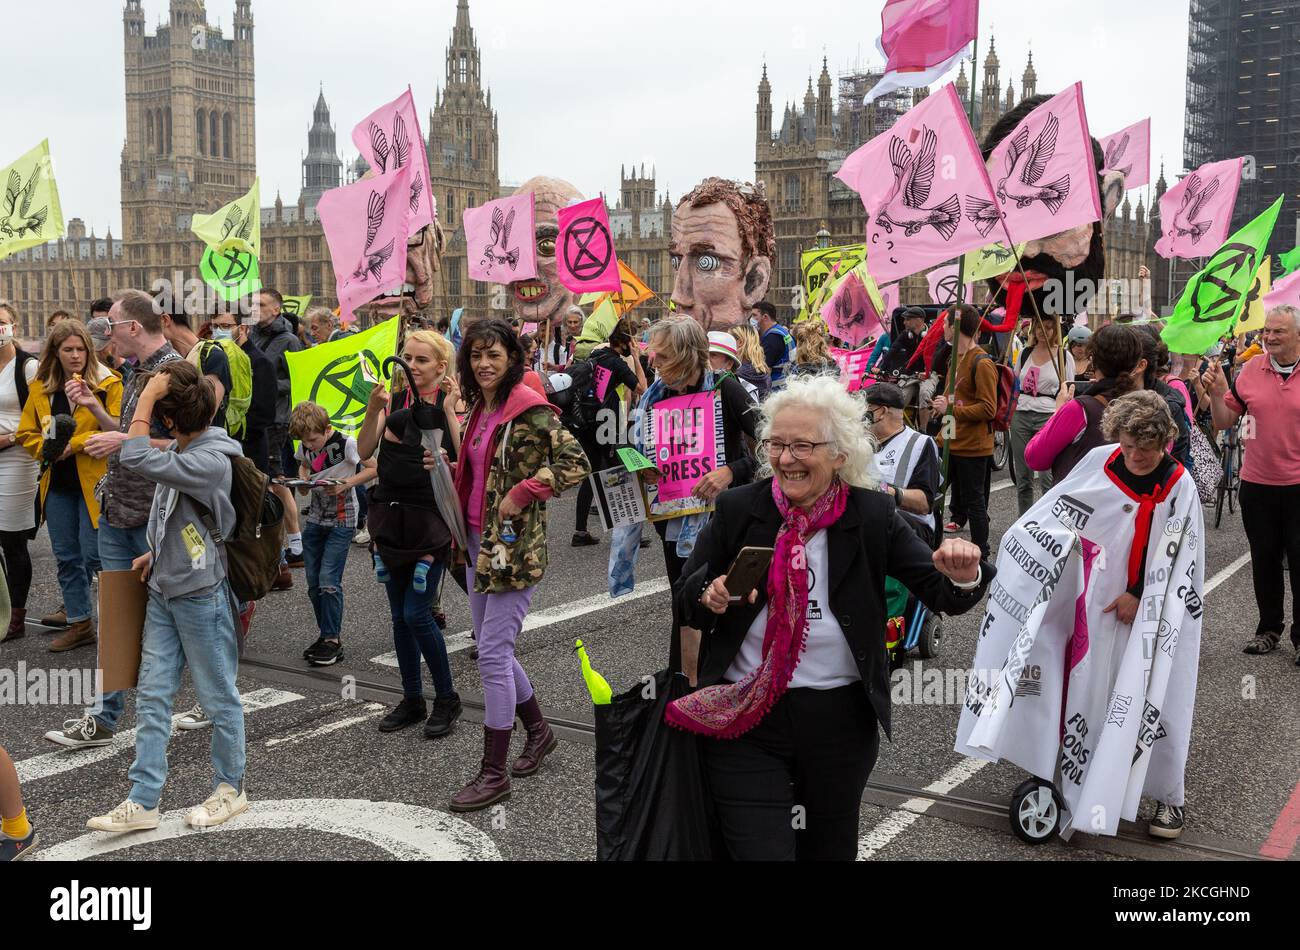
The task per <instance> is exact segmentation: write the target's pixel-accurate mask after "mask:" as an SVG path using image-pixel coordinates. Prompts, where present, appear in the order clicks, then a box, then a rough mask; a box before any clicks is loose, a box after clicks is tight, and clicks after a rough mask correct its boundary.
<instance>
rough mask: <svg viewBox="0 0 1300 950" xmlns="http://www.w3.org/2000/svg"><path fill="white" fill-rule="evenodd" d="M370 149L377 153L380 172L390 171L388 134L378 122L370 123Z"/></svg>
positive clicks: (376, 160) (376, 157)
mask: <svg viewBox="0 0 1300 950" xmlns="http://www.w3.org/2000/svg"><path fill="white" fill-rule="evenodd" d="M370 150H371V151H372V152H374V154H375V164H376V165H378V166H379V174H381V175H382V174H383V173H384V172H386V171H388V153H389V148H388V136H387V135H386V134H384V130H383V129H381V128H380V127H379V126H378V125H377V124H376V123H374V122H371V123H370Z"/></svg>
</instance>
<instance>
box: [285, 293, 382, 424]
mask: <svg viewBox="0 0 1300 950" xmlns="http://www.w3.org/2000/svg"><path fill="white" fill-rule="evenodd" d="M401 325H402V318H401V317H394V318H393V319H391V320H388V321H386V322H385V323H381V324H379V326H377V327H374V328H373V329H371V330H366V331H365V332H364V333H355V334H353V335H352V336H347V337H344V338H343V339H341V340H336V341H335V342H333V343H322V344H320V345H319V346H313V347H312V348H311V349H309V350H303V351H301V352H299V353H286V354H284V359H285V362H286V363H287V364H288V366H289V386H290V398H291V399H292V401H293V405H295V406H296V405H298V404H299V403H303V402H314V403H316V404H317V405H319V406H322V407H324V409H325V411H326V412H328V413H329V416H330V425H332V426H333V427H334V428H335V429H337V430H338V431H339V432H343V433H345V434H347V435H351V436H355V435H356V434H357V432H358V430H360V428H361V423H362V422H363V421H365V418H366V402H367V401H368V400H369V399H370V393H371V391H372V390H373V389H374V388H375V385H376V384H375V380H378V379H381V378H383V377H382V373H381V369H382V367H383V363H384V360H386V359H388V358H389V357H390V356H394V355H396V352H397V334H398V331H399V330H400V328H401Z"/></svg>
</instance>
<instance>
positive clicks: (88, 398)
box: [18, 320, 122, 653]
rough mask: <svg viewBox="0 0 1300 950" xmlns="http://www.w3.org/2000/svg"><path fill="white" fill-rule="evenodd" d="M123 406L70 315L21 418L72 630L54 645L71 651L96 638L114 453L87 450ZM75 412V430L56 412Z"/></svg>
mask: <svg viewBox="0 0 1300 950" xmlns="http://www.w3.org/2000/svg"><path fill="white" fill-rule="evenodd" d="M121 410H122V379H121V377H119V376H118V375H117V374H116V373H114V372H113V371H112V370H111V369H108V368H107V367H105V366H104V365H103V364H102V363H100V362H99V358H98V357H97V356H96V355H95V348H94V346H93V345H91V342H90V334H89V333H87V332H86V327H85V324H83V323H82V322H81V321H80V320H63V321H60V322H59V323H58V324H56V325H55V327H54V329H53V330H51V331H50V337H49V340H48V342H47V343H46V346H45V355H44V356H42V357H41V362H40V366H38V367H37V370H36V376H35V378H34V379H33V380H32V384H31V388H30V390H29V393H28V396H27V405H25V406H24V407H23V415H22V420H21V422H19V424H18V444H19V445H21V446H22V447H23V448H24V449H26V450H27V453H28V454H29V455H31V457H32V458H34V459H36V460H37V461H38V462H40V463H41V481H40V504H41V512H42V513H43V515H44V518H45V520H46V521H48V522H49V526H50V543H51V545H52V546H53V548H54V557H55V560H56V561H57V562H58V576H59V587H60V588H61V589H62V591H63V605H64V607H65V608H66V610H67V618H68V629H67V631H66V632H65V633H64V634H63V635H62V636H60V637H59V638H58V639H57V640H55V641H54V642H53V643H51V644H50V652H51V653H66V652H67V651H69V650H75V649H77V648H78V647H84V646H92V645H94V643H95V641H96V639H97V638H96V634H95V629H94V625H93V624H92V622H91V616H92V607H91V602H90V580H91V577H92V576H93V574H94V572H95V570H96V568H97V567H98V565H99V535H98V529H99V502H98V500H97V499H96V498H95V485H96V483H97V482H98V481H99V480H100V479H101V478H103V477H104V475H105V473H106V472H107V471H108V462H107V460H106V459H95V458H91V457H90V456H89V455H87V454H86V452H85V448H86V440H87V439H89V438H90V437H91V436H92V435H94V434H95V433H96V432H115V431H117V428H118V415H119V414H120V413H121ZM59 416H64V417H68V416H70V417H72V420H73V422H74V424H75V428H73V430H72V431H71V432H67V431H65V430H63V429H62V427H60V426H58V424H57V422H56V421H55V419H56V417H59Z"/></svg>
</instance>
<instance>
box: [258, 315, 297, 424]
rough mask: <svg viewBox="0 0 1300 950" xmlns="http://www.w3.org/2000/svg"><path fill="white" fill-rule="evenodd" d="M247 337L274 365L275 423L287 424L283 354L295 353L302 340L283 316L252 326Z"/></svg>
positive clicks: (286, 391) (287, 405) (286, 382)
mask: <svg viewBox="0 0 1300 950" xmlns="http://www.w3.org/2000/svg"><path fill="white" fill-rule="evenodd" d="M248 339H249V340H251V341H252V343H253V345H254V346H256V347H257V348H258V349H259V350H261V351H262V352H263V353H265V354H266V356H267V359H269V360H270V361H271V363H272V365H274V366H275V378H276V386H277V399H276V401H275V424H276V425H278V426H287V425H288V424H289V408H290V406H289V364H288V362H287V361H286V360H285V358H284V354H285V353H286V352H287V353H297V352H298V351H299V350H301V349H302V340H300V339H298V337H297V336H296V335H295V334H294V332H293V325H292V324H291V323H290V322H289V321H288V320H287V319H285V318H284V317H283V316H280V317H276V318H275V319H274V320H272V321H271V322H270V323H268V324H267V325H266V326H261V325H260V324H259V325H258V326H255V327H252V328H250V329H249V331H248Z"/></svg>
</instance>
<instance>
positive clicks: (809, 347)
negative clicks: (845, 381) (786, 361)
mask: <svg viewBox="0 0 1300 950" xmlns="http://www.w3.org/2000/svg"><path fill="white" fill-rule="evenodd" d="M794 342H795V354H794V362H795V367H794V372H795V374H796V375H798V376H813V375H832V376H839V373H840V369H839V366H838V365H837V364H836V362H835V361H834V360H833V359H831V349H830V345H831V344H830V336H829V335H828V333H827V331H826V324H825V323H823V322H822V321H821V320H805V321H804V322H803V323H801V324H799V325H798V326H797V327H795V330H794Z"/></svg>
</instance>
